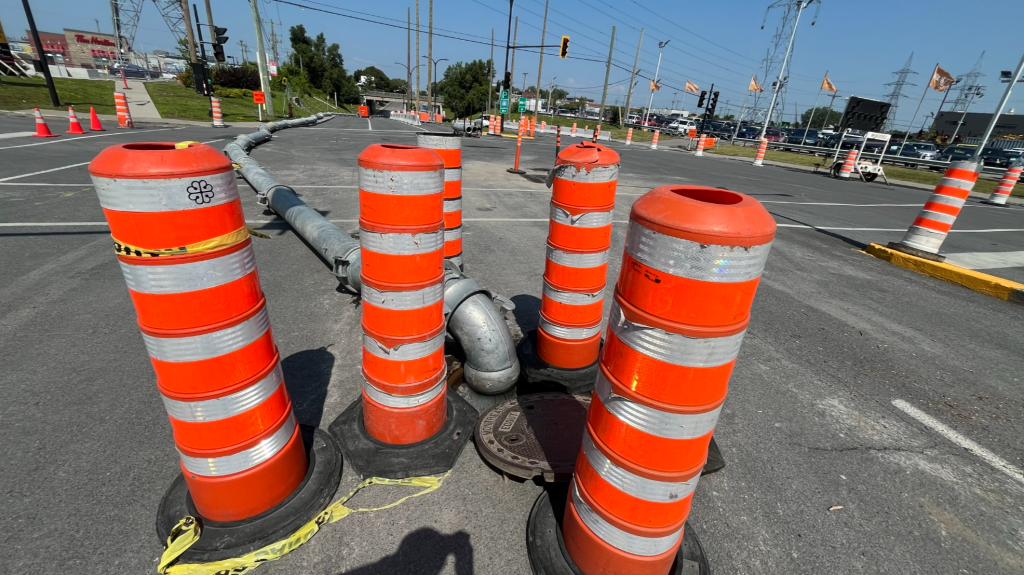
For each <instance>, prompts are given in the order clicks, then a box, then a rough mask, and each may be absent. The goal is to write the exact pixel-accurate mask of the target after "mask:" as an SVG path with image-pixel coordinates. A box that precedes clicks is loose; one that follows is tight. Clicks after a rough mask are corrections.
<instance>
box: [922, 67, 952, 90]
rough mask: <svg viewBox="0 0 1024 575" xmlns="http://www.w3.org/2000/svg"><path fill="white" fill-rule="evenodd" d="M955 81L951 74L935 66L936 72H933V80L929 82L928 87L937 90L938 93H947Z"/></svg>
mask: <svg viewBox="0 0 1024 575" xmlns="http://www.w3.org/2000/svg"><path fill="white" fill-rule="evenodd" d="M955 81H956V80H954V79H953V76H951V75H950V74H949V72H947V71H945V70H943V69H942V68H940V67H938V66H935V71H934V72H932V79H931V81H930V82H928V85H929V86H931V87H932V88H935V91H936V92H945V91H946V89H947V88H949V87H950V86H952V85H953V82H955Z"/></svg>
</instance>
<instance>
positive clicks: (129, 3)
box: [110, 0, 143, 57]
mask: <svg viewBox="0 0 1024 575" xmlns="http://www.w3.org/2000/svg"><path fill="white" fill-rule="evenodd" d="M142 2H143V0H110V8H111V11H112V12H113V15H114V28H115V30H114V34H115V35H116V36H121V37H122V38H124V40H125V46H124V49H125V50H126V51H128V52H129V53H133V52H135V34H136V32H138V31H139V18H141V17H142ZM118 43H120V40H119V41H118ZM119 48H120V47H119ZM118 52H120V50H118ZM118 56H119V57H120V54H119V55H118ZM125 56H127V54H126V55H125Z"/></svg>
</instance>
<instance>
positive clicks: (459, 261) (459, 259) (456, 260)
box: [444, 252, 462, 267]
mask: <svg viewBox="0 0 1024 575" xmlns="http://www.w3.org/2000/svg"><path fill="white" fill-rule="evenodd" d="M444 259H446V260H448V261H450V262H452V263H454V264H455V265H457V266H459V267H462V252H459V253H457V254H455V255H454V256H445V258H444Z"/></svg>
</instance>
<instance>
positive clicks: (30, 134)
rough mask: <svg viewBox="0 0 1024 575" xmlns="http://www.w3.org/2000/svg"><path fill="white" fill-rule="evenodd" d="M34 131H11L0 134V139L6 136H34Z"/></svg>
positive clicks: (4, 138) (6, 137)
mask: <svg viewBox="0 0 1024 575" xmlns="http://www.w3.org/2000/svg"><path fill="white" fill-rule="evenodd" d="M34 135H35V132H11V133H9V134H0V140H6V139H8V138H24V137H27V136H34Z"/></svg>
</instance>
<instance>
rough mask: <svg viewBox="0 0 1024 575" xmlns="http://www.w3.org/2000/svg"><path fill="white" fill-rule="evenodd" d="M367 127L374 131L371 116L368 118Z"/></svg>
mask: <svg viewBox="0 0 1024 575" xmlns="http://www.w3.org/2000/svg"><path fill="white" fill-rule="evenodd" d="M366 129H367V130H370V131H371V132H372V131H373V122H371V121H370V119H369V118H367V119H366Z"/></svg>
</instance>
